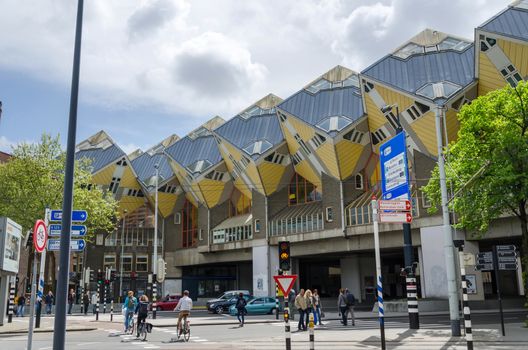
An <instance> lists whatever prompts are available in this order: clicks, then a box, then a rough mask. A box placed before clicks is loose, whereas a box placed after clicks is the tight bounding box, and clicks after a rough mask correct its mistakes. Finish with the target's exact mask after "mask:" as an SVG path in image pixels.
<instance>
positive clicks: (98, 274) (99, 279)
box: [97, 270, 103, 283]
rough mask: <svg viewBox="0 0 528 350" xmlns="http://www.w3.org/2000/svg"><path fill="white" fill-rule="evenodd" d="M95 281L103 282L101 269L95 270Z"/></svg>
mask: <svg viewBox="0 0 528 350" xmlns="http://www.w3.org/2000/svg"><path fill="white" fill-rule="evenodd" d="M97 283H103V271H101V270H97Z"/></svg>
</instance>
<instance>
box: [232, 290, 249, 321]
mask: <svg viewBox="0 0 528 350" xmlns="http://www.w3.org/2000/svg"><path fill="white" fill-rule="evenodd" d="M246 305H247V302H246V299H245V298H244V293H240V294H239V295H238V299H237V301H236V304H235V307H236V309H237V318H238V322H239V327H244V315H245V314H246Z"/></svg>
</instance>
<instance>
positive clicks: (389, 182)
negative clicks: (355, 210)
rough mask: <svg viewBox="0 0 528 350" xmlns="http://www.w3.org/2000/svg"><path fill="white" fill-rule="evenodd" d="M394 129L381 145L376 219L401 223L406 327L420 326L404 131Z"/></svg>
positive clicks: (416, 327) (417, 327)
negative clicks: (379, 183)
mask: <svg viewBox="0 0 528 350" xmlns="http://www.w3.org/2000/svg"><path fill="white" fill-rule="evenodd" d="M398 118H399V116H398ZM397 132H398V133H397V134H396V136H394V137H393V138H391V139H390V140H388V141H387V142H385V143H383V144H382V145H381V146H380V151H379V152H380V166H381V191H382V200H381V201H379V203H378V205H379V210H380V215H379V221H380V222H392V223H402V224H403V255H404V262H405V268H406V269H408V270H409V273H408V274H407V276H406V279H405V282H406V289H407V310H408V314H409V328H410V329H419V328H420V320H419V316H418V299H417V294H416V278H415V276H414V252H413V246H412V236H411V222H412V203H411V201H410V199H411V186H410V184H409V169H408V162H407V143H406V141H405V137H406V136H405V132H404V131H402V129H401V128H399V130H397ZM387 211H389V212H387ZM390 211H392V212H390ZM377 219H378V218H377Z"/></svg>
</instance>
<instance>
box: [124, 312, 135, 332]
mask: <svg viewBox="0 0 528 350" xmlns="http://www.w3.org/2000/svg"><path fill="white" fill-rule="evenodd" d="M135 318H136V316H134V315H132V316H131V317H130V320H129V321H128V326H127V329H126V330H125V334H134V330H135V327H136V325H135V323H136V322H135Z"/></svg>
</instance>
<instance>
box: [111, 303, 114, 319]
mask: <svg viewBox="0 0 528 350" xmlns="http://www.w3.org/2000/svg"><path fill="white" fill-rule="evenodd" d="M113 320H114V299H113V298H112V300H110V322H112V321H113Z"/></svg>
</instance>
